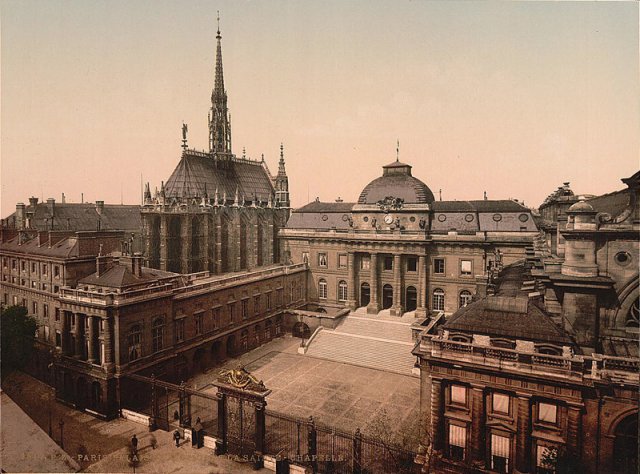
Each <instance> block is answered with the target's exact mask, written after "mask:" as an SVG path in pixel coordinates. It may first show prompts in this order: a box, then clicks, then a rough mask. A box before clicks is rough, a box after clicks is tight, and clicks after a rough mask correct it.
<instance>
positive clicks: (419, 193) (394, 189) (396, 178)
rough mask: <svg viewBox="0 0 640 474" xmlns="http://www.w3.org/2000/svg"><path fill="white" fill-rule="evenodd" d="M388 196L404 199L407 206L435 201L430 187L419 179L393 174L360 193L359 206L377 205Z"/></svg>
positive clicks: (383, 177) (381, 178) (376, 180)
mask: <svg viewBox="0 0 640 474" xmlns="http://www.w3.org/2000/svg"><path fill="white" fill-rule="evenodd" d="M405 166H406V165H405ZM387 196H392V197H396V198H400V199H403V200H404V203H405V204H429V203H432V202H433V201H434V197H433V193H432V192H431V190H430V189H429V187H428V186H427V185H426V184H424V183H423V182H422V181H420V180H419V179H418V178H414V177H413V176H411V175H408V174H393V175H386V176H381V177H379V178H376V179H374V180H373V181H371V182H370V183H369V184H367V185H366V186H365V188H364V189H363V190H362V193H360V197H359V198H358V204H376V203H377V202H378V201H381V200H383V199H384V198H386V197H387Z"/></svg>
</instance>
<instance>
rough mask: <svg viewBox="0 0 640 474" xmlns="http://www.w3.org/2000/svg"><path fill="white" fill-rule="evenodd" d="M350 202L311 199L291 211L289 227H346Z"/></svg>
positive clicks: (351, 204)
mask: <svg viewBox="0 0 640 474" xmlns="http://www.w3.org/2000/svg"><path fill="white" fill-rule="evenodd" d="M354 205H355V203H352V202H320V201H313V202H310V203H309V204H307V205H305V206H302V207H301V208H299V209H296V210H295V211H293V212H292V213H291V217H289V221H288V222H287V227H288V228H289V229H334V228H335V229H348V228H349V227H350V226H349V218H350V216H351V209H352V208H353V206H354Z"/></svg>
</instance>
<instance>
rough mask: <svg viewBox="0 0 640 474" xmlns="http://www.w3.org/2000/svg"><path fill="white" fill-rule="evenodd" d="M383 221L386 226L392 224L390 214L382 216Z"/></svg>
mask: <svg viewBox="0 0 640 474" xmlns="http://www.w3.org/2000/svg"><path fill="white" fill-rule="evenodd" d="M384 221H385V222H386V223H387V224H391V223H392V222H393V216H392V215H391V214H387V215H386V216H384Z"/></svg>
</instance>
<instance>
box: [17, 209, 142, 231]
mask: <svg viewBox="0 0 640 474" xmlns="http://www.w3.org/2000/svg"><path fill="white" fill-rule="evenodd" d="M25 215H26V217H27V218H29V227H30V228H31V229H34V230H71V231H89V230H97V229H100V230H126V231H131V232H134V231H135V232H138V231H139V230H140V228H141V226H142V220H141V217H140V206H138V205H128V204H104V205H103V206H102V207H101V208H100V209H99V208H98V206H97V205H96V204H95V203H59V202H56V203H54V204H53V212H52V211H51V206H50V205H49V204H48V203H46V202H41V203H38V204H36V205H35V206H33V205H28V206H26V207H25ZM15 217H16V216H15V213H13V214H11V215H10V216H9V217H7V219H6V223H7V225H8V226H9V227H11V226H12V225H13V222H15ZM52 217H53V219H52ZM98 223H99V224H98Z"/></svg>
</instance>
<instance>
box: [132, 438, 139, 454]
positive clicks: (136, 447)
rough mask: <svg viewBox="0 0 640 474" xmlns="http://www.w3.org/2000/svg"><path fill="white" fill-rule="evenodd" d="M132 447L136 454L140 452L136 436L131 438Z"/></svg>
mask: <svg viewBox="0 0 640 474" xmlns="http://www.w3.org/2000/svg"><path fill="white" fill-rule="evenodd" d="M131 447H132V448H133V453H134V454H135V453H137V452H138V438H137V437H136V435H133V436H132V437H131Z"/></svg>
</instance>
